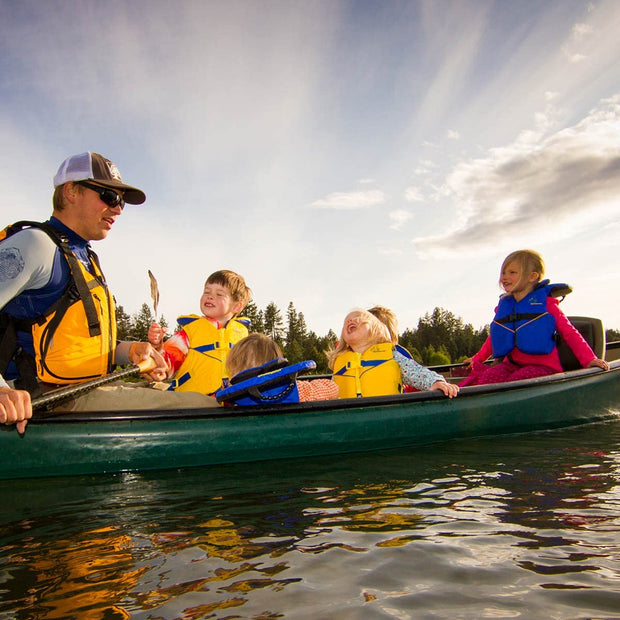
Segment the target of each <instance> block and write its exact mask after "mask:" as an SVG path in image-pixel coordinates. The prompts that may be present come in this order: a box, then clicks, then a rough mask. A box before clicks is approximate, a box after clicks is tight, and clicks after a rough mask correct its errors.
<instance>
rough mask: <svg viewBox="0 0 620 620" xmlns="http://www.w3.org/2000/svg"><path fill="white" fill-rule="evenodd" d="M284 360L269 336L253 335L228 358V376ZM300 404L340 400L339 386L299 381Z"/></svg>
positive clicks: (325, 381) (242, 341) (323, 380)
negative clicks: (311, 401) (333, 399)
mask: <svg viewBox="0 0 620 620" xmlns="http://www.w3.org/2000/svg"><path fill="white" fill-rule="evenodd" d="M278 358H282V350H281V349H280V347H279V346H278V343H277V342H275V341H274V340H273V339H272V338H270V337H269V336H266V335H265V334H258V333H253V334H250V335H249V336H247V337H246V338H244V339H243V340H240V341H239V342H238V343H237V344H236V345H235V346H234V347H233V349H232V350H231V351H230V353H229V355H228V357H227V358H226V369H227V370H228V376H229V377H234V376H235V375H237V374H239V373H240V372H242V371H244V370H247V369H248V368H256V367H258V366H263V365H264V364H266V363H267V362H271V361H272V360H276V359H278ZM297 390H298V392H299V402H306V401H310V400H330V399H332V398H338V386H337V385H336V384H335V383H334V382H333V381H331V380H330V379H312V380H311V381H308V380H303V381H299V380H298V381H297Z"/></svg>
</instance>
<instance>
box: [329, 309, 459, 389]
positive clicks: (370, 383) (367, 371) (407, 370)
mask: <svg viewBox="0 0 620 620" xmlns="http://www.w3.org/2000/svg"><path fill="white" fill-rule="evenodd" d="M329 367H330V368H331V369H332V370H333V379H334V381H335V382H336V384H337V385H338V389H339V396H340V398H355V397H361V396H383V395H388V394H399V393H401V392H402V391H403V382H404V383H407V384H409V385H413V386H414V387H416V388H418V389H419V390H441V391H442V392H443V393H444V394H445V395H446V396H448V397H450V398H452V397H454V396H456V395H457V394H458V387H457V386H456V385H452V384H450V383H447V382H446V381H445V379H444V378H443V377H442V376H441V375H440V374H437V373H436V372H434V371H432V370H430V369H428V368H425V367H424V366H421V365H420V364H418V363H417V362H416V361H415V360H413V359H411V358H408V357H406V356H405V355H403V354H402V353H401V352H400V351H398V350H397V349H396V348H395V347H394V345H393V343H392V340H391V337H390V333H389V331H388V328H387V326H386V325H385V324H384V323H382V322H381V321H380V320H379V319H378V318H377V317H376V316H374V315H373V314H371V313H370V312H368V311H366V310H361V309H358V310H353V311H352V312H350V313H349V314H348V315H347V316H346V317H345V320H344V325H343V327H342V332H341V335H340V341H339V342H338V344H337V345H336V348H335V349H334V350H333V351H331V352H330V354H329Z"/></svg>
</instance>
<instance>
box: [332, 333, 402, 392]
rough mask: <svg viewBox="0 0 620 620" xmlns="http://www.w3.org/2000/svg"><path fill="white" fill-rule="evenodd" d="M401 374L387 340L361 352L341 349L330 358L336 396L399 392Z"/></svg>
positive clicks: (400, 389) (391, 347) (400, 390)
mask: <svg viewBox="0 0 620 620" xmlns="http://www.w3.org/2000/svg"><path fill="white" fill-rule="evenodd" d="M401 377H402V375H401V371H400V366H399V365H398V362H397V361H395V360H394V354H393V346H392V343H391V342H382V343H380V344H376V345H373V346H372V347H370V348H368V349H366V351H364V353H361V354H360V353H355V351H345V352H344V353H341V354H340V355H339V356H338V357H337V358H336V361H335V362H334V376H333V379H334V381H335V382H336V384H337V385H338V390H339V398H355V397H356V396H357V397H359V396H384V395H387V394H400V393H401V392H402V391H403V386H402V378H401Z"/></svg>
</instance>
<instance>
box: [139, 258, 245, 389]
mask: <svg viewBox="0 0 620 620" xmlns="http://www.w3.org/2000/svg"><path fill="white" fill-rule="evenodd" d="M251 295H252V291H251V290H250V288H249V287H248V286H247V285H246V283H245V280H244V279H243V277H242V276H240V275H239V274H237V273H235V272H234V271H229V270H220V271H216V272H215V273H212V274H211V275H210V276H209V277H208V278H207V281H206V282H205V285H204V290H203V293H202V296H201V298H200V309H201V311H202V316H198V315H196V314H190V315H185V316H180V317H178V319H177V322H178V323H179V325H180V326H181V329H180V330H179V331H177V332H176V333H175V334H174V335H173V336H172V337H171V338H169V339H168V340H166V342H163V337H164V334H165V331H166V330H165V328H162V327H161V326H160V325H159V324H158V323H152V324H151V327H150V329H149V335H148V339H149V342H150V343H151V344H152V345H153V346H154V347H155V348H156V349H157V350H158V351H160V352H161V353H162V355H163V356H164V359H165V360H166V362H167V363H168V379H172V384H171V386H170V389H171V390H174V391H177V392H199V393H201V394H209V395H211V394H214V393H215V391H216V390H218V389H219V388H220V387H222V384H223V383H224V382H225V380H226V378H227V373H226V358H227V356H228V353H229V351H230V349H231V348H232V346H233V345H234V344H235V343H237V342H239V340H241V339H242V338H245V337H246V336H247V335H248V325H249V320H248V319H245V318H242V317H239V316H238V314H239V313H240V312H241V311H242V310H243V309H244V308H245V307H246V306H247V304H248V303H249V301H250V298H251Z"/></svg>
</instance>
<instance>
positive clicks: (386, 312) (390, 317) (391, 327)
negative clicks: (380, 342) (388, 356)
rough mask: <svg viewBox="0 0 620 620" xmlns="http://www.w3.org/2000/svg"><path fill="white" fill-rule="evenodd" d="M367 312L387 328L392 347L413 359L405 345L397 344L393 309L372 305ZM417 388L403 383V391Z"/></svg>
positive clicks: (416, 390) (396, 322)
mask: <svg viewBox="0 0 620 620" xmlns="http://www.w3.org/2000/svg"><path fill="white" fill-rule="evenodd" d="M368 312H370V314H373V315H374V316H376V317H377V318H378V319H379V320H380V321H381V322H382V323H383V324H384V325H385V326H386V327H387V328H388V332H389V333H390V340H391V341H392V344H393V345H394V349H396V351H398V352H399V353H400V354H401V355H404V356H405V357H407V358H409V359H413V358H412V356H411V353H409V351H407V349H405V347H401V346H400V345H399V344H398V319H397V318H396V314H395V313H394V311H393V310H390V309H389V308H386V307H385V306H373V307H372V308H368ZM419 391H420V390H418V389H417V388H415V387H413V386H412V385H407V384H405V385H403V392H419Z"/></svg>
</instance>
